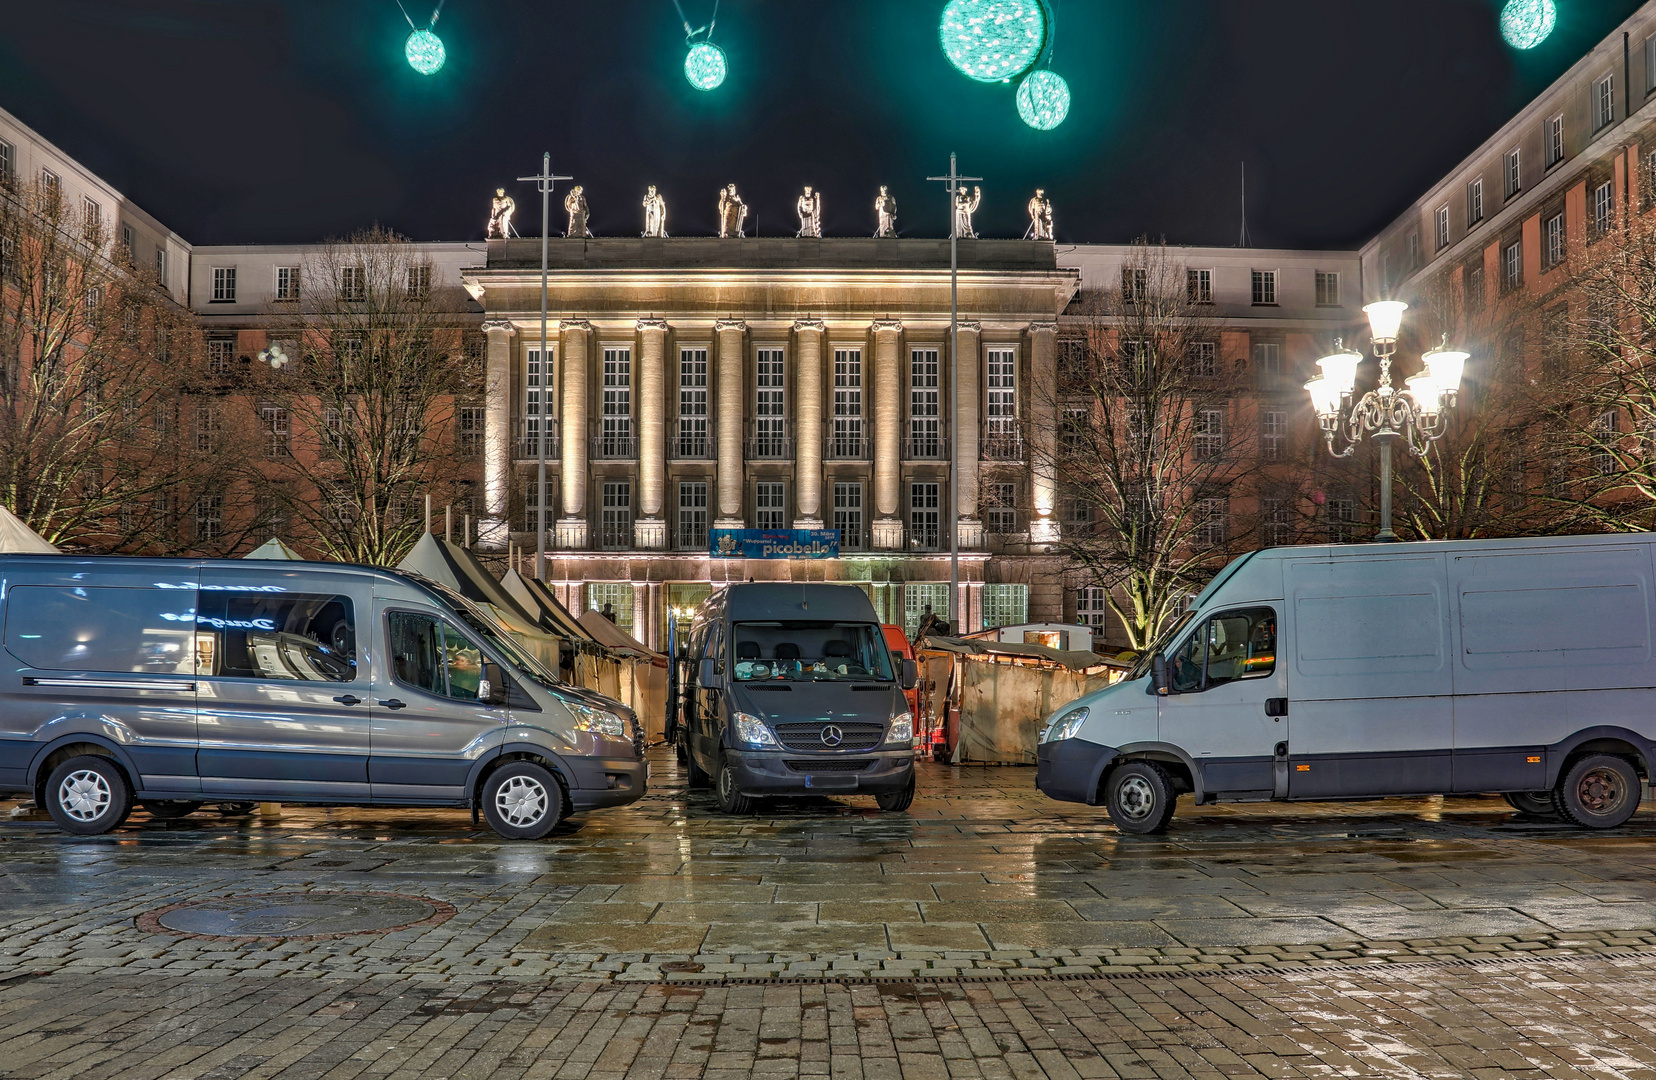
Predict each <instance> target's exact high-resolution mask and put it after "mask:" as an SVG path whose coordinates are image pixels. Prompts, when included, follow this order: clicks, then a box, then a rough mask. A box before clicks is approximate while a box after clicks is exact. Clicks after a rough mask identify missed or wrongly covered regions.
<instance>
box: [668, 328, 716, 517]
mask: <svg viewBox="0 0 1656 1080" xmlns="http://www.w3.org/2000/svg"><path fill="white" fill-rule="evenodd" d="M707 423H708V421H707V350H706V349H680V350H679V411H678V438H677V440H676V446H675V453H676V455H677V456H678V457H681V458H704V457H707V456H708V453H709V446H708V427H707ZM703 486H704V487H705V486H706V485H703ZM704 516H705V515H704Z"/></svg>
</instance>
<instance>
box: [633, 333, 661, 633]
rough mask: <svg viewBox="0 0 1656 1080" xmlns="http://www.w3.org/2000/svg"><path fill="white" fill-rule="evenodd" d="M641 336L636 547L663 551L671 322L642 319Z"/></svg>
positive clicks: (634, 542) (634, 527)
mask: <svg viewBox="0 0 1656 1080" xmlns="http://www.w3.org/2000/svg"><path fill="white" fill-rule="evenodd" d="M638 333H639V337H640V338H641V339H642V344H641V346H640V349H639V356H638V509H639V512H640V513H641V514H642V515H643V516H642V517H641V518H640V519H639V520H637V521H635V522H633V546H635V547H638V548H642V549H644V550H646V551H660V550H662V549H664V548H666V546H667V518H666V515H665V514H664V513H663V511H664V509H665V503H666V497H667V368H666V363H667V359H666V357H667V323H666V322H665V321H664V320H662V319H640V320H638ZM643 640H646V641H647V640H649V639H647V638H646V639H643Z"/></svg>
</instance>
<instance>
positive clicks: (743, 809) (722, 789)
mask: <svg viewBox="0 0 1656 1080" xmlns="http://www.w3.org/2000/svg"><path fill="white" fill-rule="evenodd" d="M718 779H719V782H718V784H717V785H715V787H714V796H715V798H716V799H717V800H718V803H719V809H720V810H723V811H724V812H725V813H727V814H751V813H753V804H754V802H755V800H754V798H753V797H752V796H751V795H743V794H742V793H741V791H740V790H739V789H738V788H737V787H736V766H735V765H734V764H733V763H732V762H731V761H730V760H729V759H728V758H726V759H725V760H722V761H720V762H719V778H718Z"/></svg>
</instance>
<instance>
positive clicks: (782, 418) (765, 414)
mask: <svg viewBox="0 0 1656 1080" xmlns="http://www.w3.org/2000/svg"><path fill="white" fill-rule="evenodd" d="M753 398H754V400H753V446H752V451H751V453H750V455H749V456H751V457H756V458H785V457H787V456H788V397H787V371H786V368H785V365H784V362H783V357H782V350H781V349H760V350H758V352H757V353H756V354H755V358H754V391H753Z"/></svg>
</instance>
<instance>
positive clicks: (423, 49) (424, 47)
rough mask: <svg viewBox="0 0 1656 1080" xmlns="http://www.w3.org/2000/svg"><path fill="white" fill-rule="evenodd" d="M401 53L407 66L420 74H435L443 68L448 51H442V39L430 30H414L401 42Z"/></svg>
mask: <svg viewBox="0 0 1656 1080" xmlns="http://www.w3.org/2000/svg"><path fill="white" fill-rule="evenodd" d="M403 55H404V56H406V57H408V66H409V67H411V68H413V69H414V70H415V71H418V72H419V73H420V74H421V75H435V74H437V73H438V72H439V71H441V70H443V61H445V60H447V59H448V53H447V52H445V51H443V39H442V38H440V37H438V36H437V35H436V34H433V33H432V32H431V31H430V30H416V31H414V32H413V33H412V34H409V35H408V40H407V41H405V42H403Z"/></svg>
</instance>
